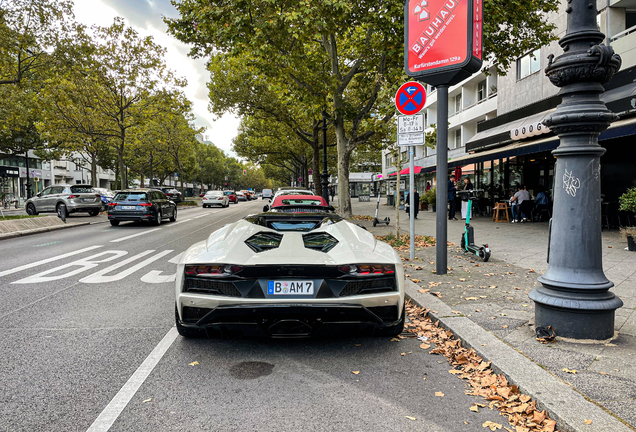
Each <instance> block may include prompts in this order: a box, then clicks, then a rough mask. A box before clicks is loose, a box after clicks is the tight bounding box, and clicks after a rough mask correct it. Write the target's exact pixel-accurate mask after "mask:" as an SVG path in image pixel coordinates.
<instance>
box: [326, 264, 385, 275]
mask: <svg viewBox="0 0 636 432" xmlns="http://www.w3.org/2000/svg"><path fill="white" fill-rule="evenodd" d="M338 270H340V271H341V272H343V273H346V274H349V275H352V276H371V275H392V274H395V266H394V265H393V264H349V265H342V266H338Z"/></svg>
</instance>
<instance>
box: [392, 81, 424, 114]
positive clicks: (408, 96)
mask: <svg viewBox="0 0 636 432" xmlns="http://www.w3.org/2000/svg"><path fill="white" fill-rule="evenodd" d="M425 102H426V90H425V89H424V86H423V85H422V84H420V83H418V82H416V81H409V82H407V83H406V84H402V86H400V88H399V89H398V91H397V93H396V94H395V107H396V108H397V110H398V111H399V112H400V113H402V114H404V115H413V114H417V113H418V112H420V111H421V109H422V108H424V103H425Z"/></svg>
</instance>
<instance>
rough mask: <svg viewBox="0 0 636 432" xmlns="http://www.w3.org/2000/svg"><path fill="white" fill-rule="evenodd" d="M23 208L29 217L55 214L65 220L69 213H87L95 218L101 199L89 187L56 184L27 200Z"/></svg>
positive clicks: (100, 206)
mask: <svg viewBox="0 0 636 432" xmlns="http://www.w3.org/2000/svg"><path fill="white" fill-rule="evenodd" d="M24 207H25V208H26V212H27V214H30V215H37V214H38V213H46V212H55V213H57V214H58V215H60V216H63V217H64V218H66V216H68V215H69V214H70V213H77V212H87V213H88V214H89V215H91V216H97V215H98V214H99V212H100V210H101V208H102V198H101V195H100V194H99V193H98V192H97V191H95V189H93V187H92V186H91V185H85V184H76V185H70V184H56V185H53V186H49V187H47V188H46V189H44V190H43V191H42V192H40V193H39V194H37V195H36V196H34V197H33V198H29V199H28V200H27V201H26V203H25V206H24Z"/></svg>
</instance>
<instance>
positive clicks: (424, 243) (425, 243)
mask: <svg viewBox="0 0 636 432" xmlns="http://www.w3.org/2000/svg"><path fill="white" fill-rule="evenodd" d="M375 238H377V239H378V240H380V241H383V242H385V243H388V244H389V245H391V246H393V247H394V248H395V249H397V250H408V249H409V247H410V244H411V243H410V242H411V237H410V236H409V235H408V234H406V235H401V236H399V237H397V236H396V235H395V234H393V233H391V234H387V235H385V236H376V237H375ZM414 243H415V247H416V248H425V247H432V246H435V237H429V236H422V235H416V236H415V242H414Z"/></svg>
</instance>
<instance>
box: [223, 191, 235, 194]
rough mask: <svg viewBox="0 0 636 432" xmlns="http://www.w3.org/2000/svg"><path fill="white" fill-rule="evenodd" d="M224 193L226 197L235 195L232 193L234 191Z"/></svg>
mask: <svg viewBox="0 0 636 432" xmlns="http://www.w3.org/2000/svg"><path fill="white" fill-rule="evenodd" d="M223 193H224V194H225V195H234V192H232V191H225V192H223Z"/></svg>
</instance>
